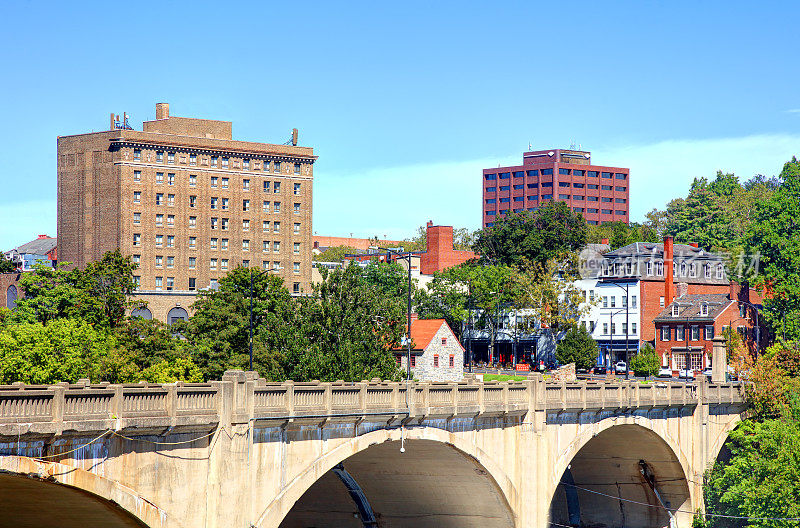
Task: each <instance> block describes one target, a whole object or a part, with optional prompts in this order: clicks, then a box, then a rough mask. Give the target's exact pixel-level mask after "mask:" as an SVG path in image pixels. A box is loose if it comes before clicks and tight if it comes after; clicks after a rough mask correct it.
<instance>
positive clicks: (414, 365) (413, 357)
mask: <svg viewBox="0 0 800 528" xmlns="http://www.w3.org/2000/svg"><path fill="white" fill-rule="evenodd" d="M416 366H417V356H415V355H413V354H412V355H411V367H412V368H413V367H416Z"/></svg>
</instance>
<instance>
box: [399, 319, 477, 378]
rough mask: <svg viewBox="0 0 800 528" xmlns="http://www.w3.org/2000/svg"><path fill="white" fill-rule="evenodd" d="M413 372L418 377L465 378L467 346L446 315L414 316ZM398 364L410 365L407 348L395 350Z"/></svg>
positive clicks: (400, 365)
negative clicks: (460, 340)
mask: <svg viewBox="0 0 800 528" xmlns="http://www.w3.org/2000/svg"><path fill="white" fill-rule="evenodd" d="M411 343H412V348H411V372H412V374H413V375H414V378H415V379H417V380H418V381H461V380H462V379H464V348H463V347H462V346H461V343H459V342H458V338H456V335H455V334H454V333H453V331H452V330H451V329H450V326H449V325H448V324H447V321H445V320H444V319H414V318H412V320H411ZM394 355H395V359H396V361H397V366H398V367H400V368H401V369H402V370H404V371H405V370H406V369H407V368H408V367H407V365H408V363H407V361H408V357H407V351H406V349H396V350H394Z"/></svg>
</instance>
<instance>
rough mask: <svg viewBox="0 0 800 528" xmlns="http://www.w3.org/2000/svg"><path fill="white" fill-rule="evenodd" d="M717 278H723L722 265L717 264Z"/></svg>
mask: <svg viewBox="0 0 800 528" xmlns="http://www.w3.org/2000/svg"><path fill="white" fill-rule="evenodd" d="M717 278H718V279H721V278H722V264H717Z"/></svg>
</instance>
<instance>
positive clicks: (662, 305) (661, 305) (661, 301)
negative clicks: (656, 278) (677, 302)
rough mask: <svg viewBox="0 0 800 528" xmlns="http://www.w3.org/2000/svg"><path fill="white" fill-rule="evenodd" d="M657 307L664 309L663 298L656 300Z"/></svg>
mask: <svg viewBox="0 0 800 528" xmlns="http://www.w3.org/2000/svg"><path fill="white" fill-rule="evenodd" d="M658 305H659V306H660V307H662V308H663V307H664V296H663V295H662V296H661V297H659V298H658Z"/></svg>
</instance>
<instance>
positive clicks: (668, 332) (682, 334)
mask: <svg viewBox="0 0 800 528" xmlns="http://www.w3.org/2000/svg"><path fill="white" fill-rule="evenodd" d="M741 328H743V327H741ZM723 330H724V329H723ZM689 332H690V334H689V340H690V341H700V327H699V326H691V327H690V329H689ZM660 333H661V340H662V341H671V340H672V336H673V335H674V336H675V341H686V327H684V326H676V327H675V331H674V332H673V331H672V327H669V326H662V327H661V332H660ZM703 339H705V340H706V341H711V340H712V339H714V325H705V326H704V327H703Z"/></svg>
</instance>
